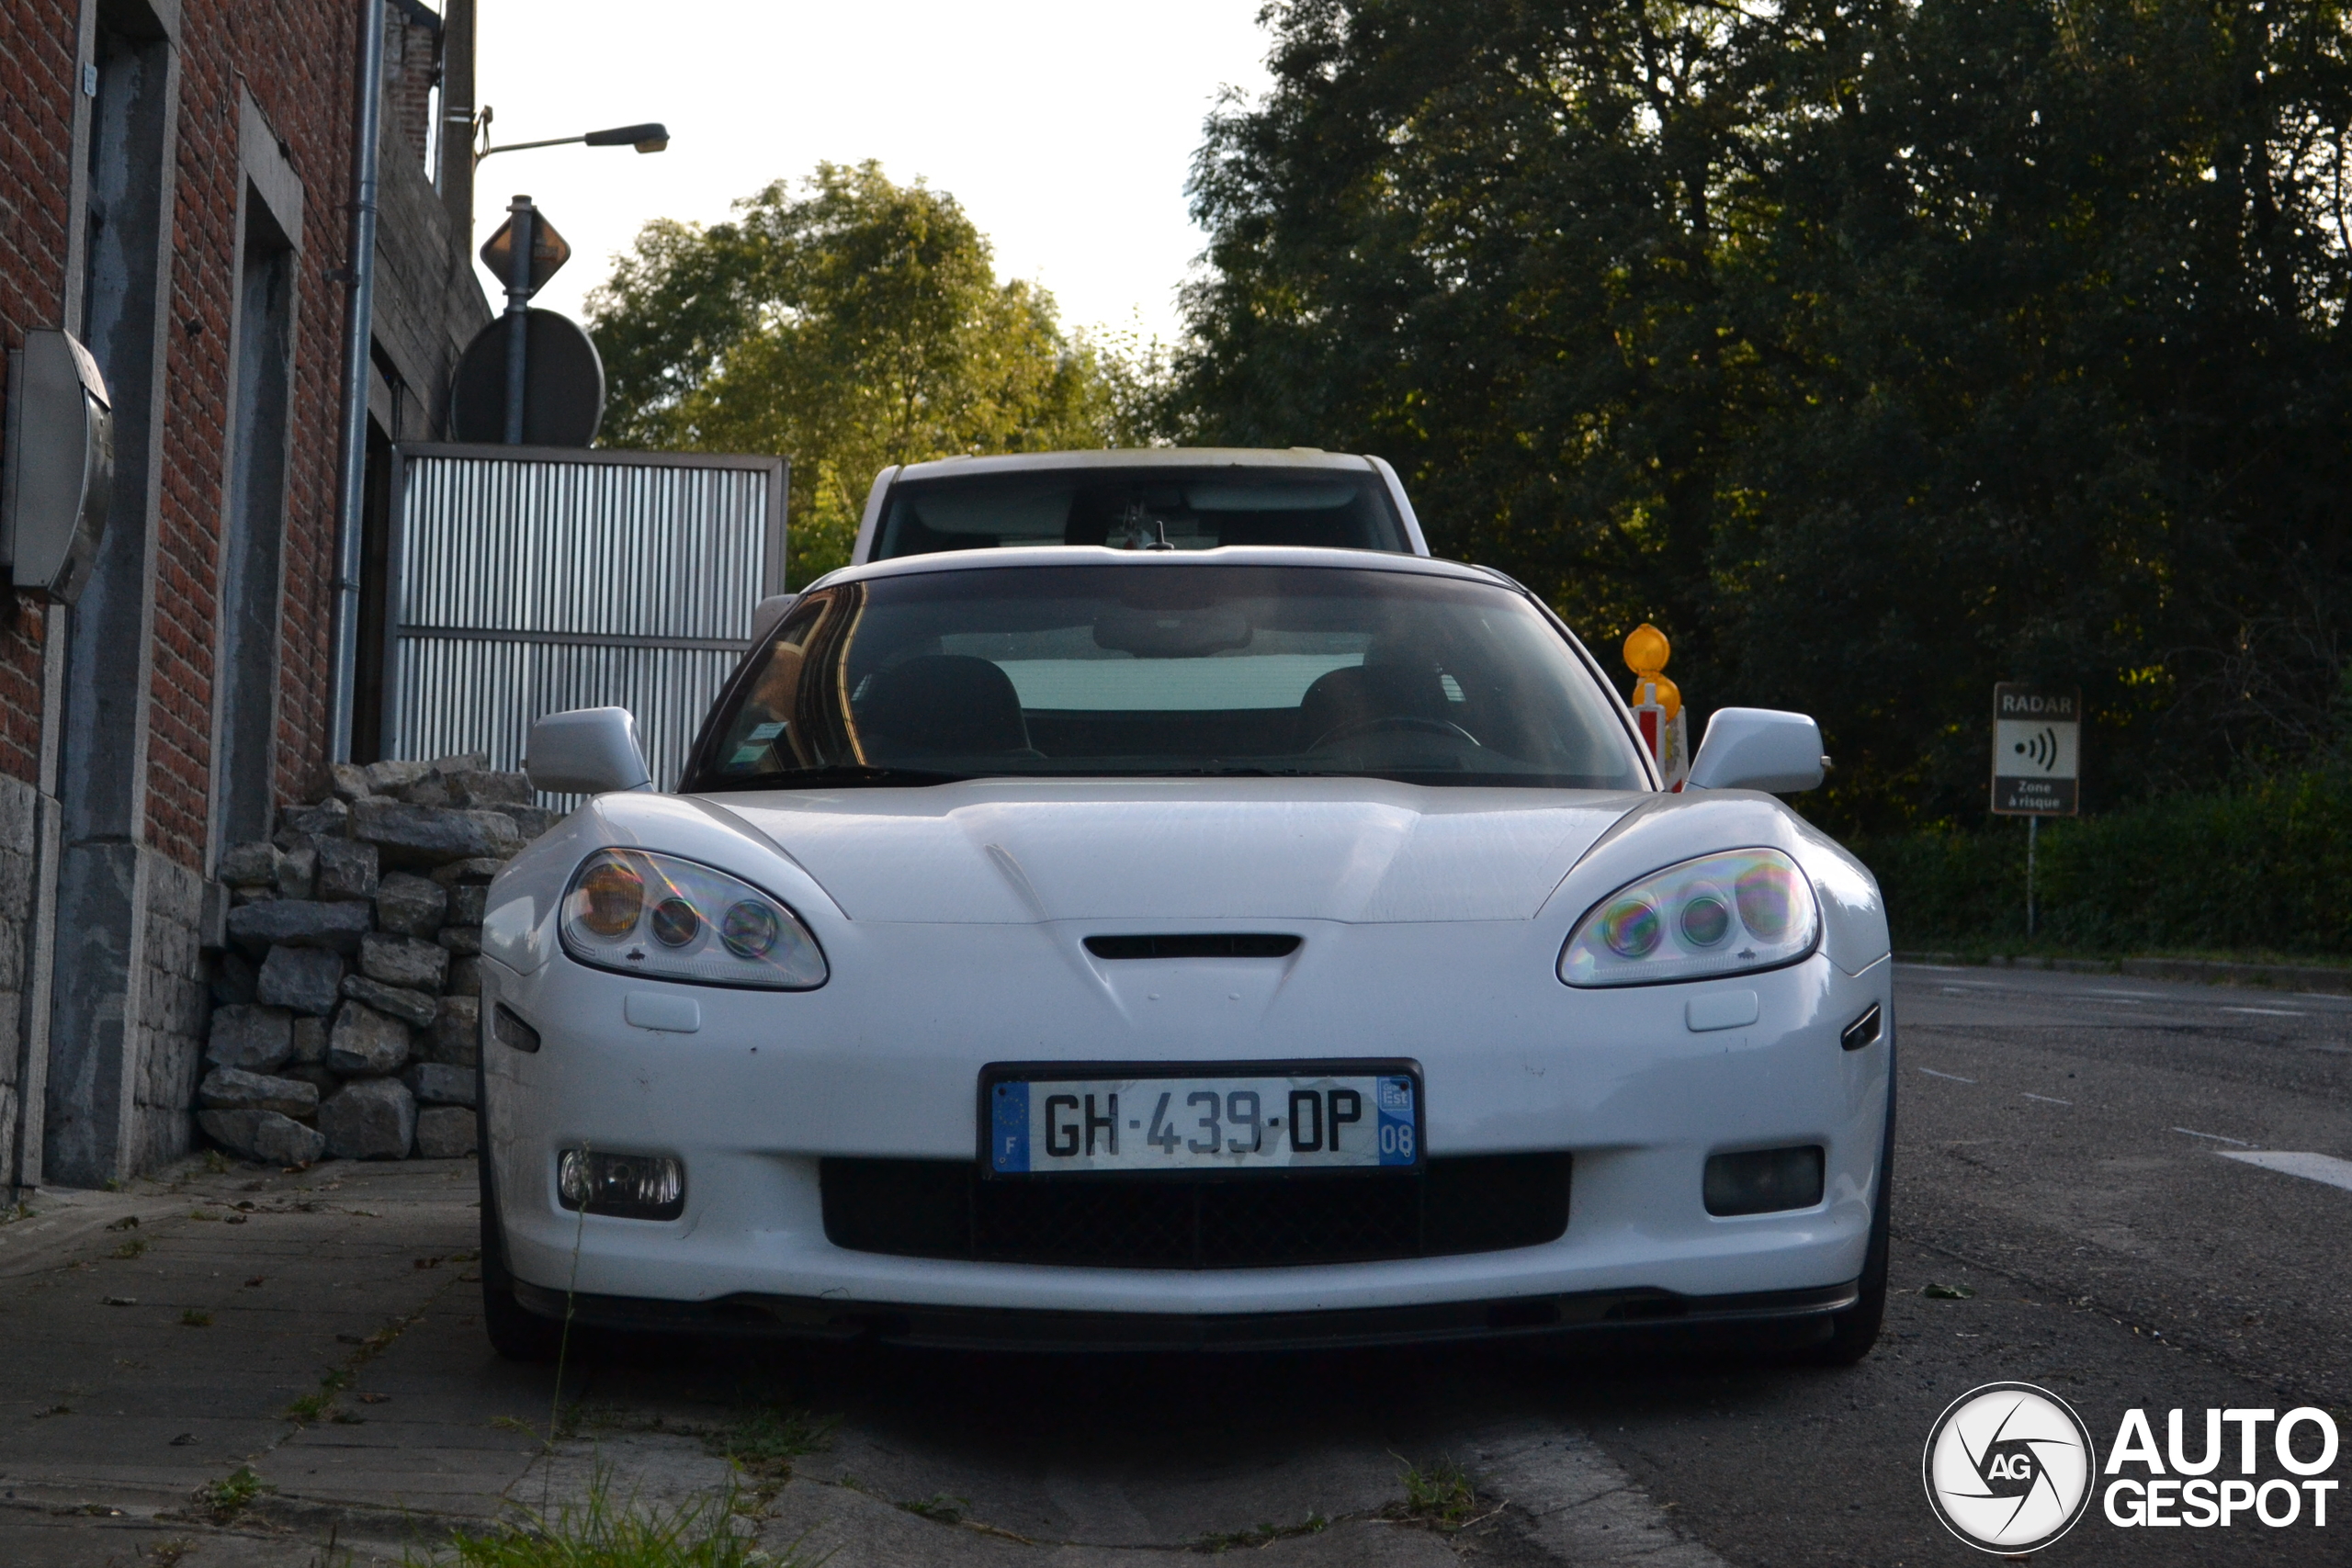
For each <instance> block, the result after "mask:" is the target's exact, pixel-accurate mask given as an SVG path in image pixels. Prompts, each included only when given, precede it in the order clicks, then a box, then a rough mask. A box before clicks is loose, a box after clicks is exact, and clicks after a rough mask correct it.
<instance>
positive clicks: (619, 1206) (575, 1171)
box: [556, 1149, 686, 1220]
mask: <svg viewBox="0 0 2352 1568" xmlns="http://www.w3.org/2000/svg"><path fill="white" fill-rule="evenodd" d="M556 1201H558V1202H560V1203H561V1204H562V1205H563V1206H564V1207H565V1208H567V1209H573V1210H577V1209H579V1208H581V1207H582V1206H583V1205H584V1206H585V1207H586V1208H587V1211H588V1212H589V1213H592V1214H610V1215H613V1216H614V1217H615V1218H617V1219H624V1220H674V1219H676V1218H677V1217H678V1216H679V1215H680V1214H683V1213H685V1212H686V1168H685V1167H684V1166H683V1165H681V1164H679V1163H678V1162H677V1161H676V1160H673V1159H671V1158H670V1157H669V1156H666V1155H607V1154H598V1153H595V1152H594V1151H592V1150H588V1149H566V1150H564V1151H563V1154H562V1156H561V1157H560V1159H559V1160H558V1161H557V1163H556Z"/></svg>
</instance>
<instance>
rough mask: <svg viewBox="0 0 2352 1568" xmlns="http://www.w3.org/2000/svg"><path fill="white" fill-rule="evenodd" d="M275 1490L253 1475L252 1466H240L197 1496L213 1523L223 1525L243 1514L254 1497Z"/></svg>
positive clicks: (275, 1489) (275, 1488)
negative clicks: (209, 1513) (210, 1515)
mask: <svg viewBox="0 0 2352 1568" xmlns="http://www.w3.org/2000/svg"><path fill="white" fill-rule="evenodd" d="M275 1491H277V1487H275V1486H272V1485H271V1484H270V1483H268V1482H266V1481H264V1480H263V1479H262V1478H261V1477H260V1476H258V1475H256V1474H254V1467H253V1466H252V1465H249V1464H241V1465H239V1466H238V1467H237V1468H236V1470H235V1472H232V1474H230V1475H229V1476H228V1477H227V1478H226V1479H224V1480H220V1481H216V1482H214V1483H212V1484H211V1485H209V1486H207V1487H205V1488H204V1489H203V1490H202V1491H201V1492H200V1493H198V1497H199V1499H200V1500H201V1501H202V1502H203V1504H204V1506H205V1507H206V1508H207V1509H209V1510H210V1512H211V1514H212V1518H213V1522H214V1523H216V1524H224V1525H225V1524H227V1523H228V1522H229V1521H230V1520H231V1519H233V1518H235V1517H237V1516H238V1515H239V1514H241V1513H243V1511H244V1510H245V1508H246V1506H248V1505H250V1504H251V1503H252V1502H253V1500H254V1498H255V1497H258V1496H260V1495H262V1494H263V1493H265V1492H275Z"/></svg>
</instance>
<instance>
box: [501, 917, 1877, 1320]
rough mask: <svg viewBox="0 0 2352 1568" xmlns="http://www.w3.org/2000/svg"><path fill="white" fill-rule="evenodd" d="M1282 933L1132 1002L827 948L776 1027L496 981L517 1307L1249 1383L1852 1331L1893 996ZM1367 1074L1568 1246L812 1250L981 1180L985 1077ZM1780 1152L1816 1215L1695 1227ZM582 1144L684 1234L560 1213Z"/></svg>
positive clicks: (892, 943)
mask: <svg viewBox="0 0 2352 1568" xmlns="http://www.w3.org/2000/svg"><path fill="white" fill-rule="evenodd" d="M1097 924H1098V925H1099V922H1097ZM1295 924H1298V925H1299V926H1301V927H1302V928H1303V929H1306V931H1307V941H1306V944H1305V946H1304V948H1303V949H1302V955H1303V958H1304V959H1305V961H1297V960H1286V961H1278V962H1269V963H1253V964H1248V965H1243V964H1234V963H1229V962H1227V963H1220V962H1219V961H1216V960H1203V961H1199V962H1192V961H1178V962H1168V963H1150V964H1124V965H1118V966H1115V967H1114V966H1112V965H1091V964H1089V963H1088V961H1087V960H1086V958H1085V957H1084V955H1083V952H1082V949H1081V948H1080V938H1081V937H1082V936H1083V935H1084V934H1087V932H1088V931H1091V930H1092V929H1093V927H1089V928H1086V929H1085V930H1079V929H1076V928H1072V929H1069V930H1063V929H1061V928H1059V927H1057V926H1053V925H1040V926H1023V927H1007V926H972V925H965V926H957V927H907V926H901V927H889V926H879V927H877V926H874V925H865V926H852V927H847V928H845V929H843V930H840V931H833V932H829V933H828V936H827V942H828V948H829V953H830V956H831V959H832V962H833V965H834V979H833V981H832V982H831V984H829V985H828V986H826V987H823V988H822V989H820V990H817V991H813V992H806V993H793V994H787V995H776V994H760V993H752V992H742V991H729V990H721V989H717V988H711V987H659V986H654V985H650V984H649V983H648V982H645V981H642V980H634V979H631V978H628V977H626V976H614V975H607V974H604V973H601V972H598V971H593V970H588V969H585V968H582V967H580V966H578V965H575V964H571V962H570V961H569V960H567V959H564V958H562V957H561V956H560V955H558V956H555V957H553V958H552V959H551V960H550V961H549V962H548V963H547V964H544V965H542V966H541V967H540V968H538V969H537V970H536V971H534V972H532V973H530V974H528V975H520V974H517V973H515V971H513V970H511V969H508V968H506V967H504V966H503V965H502V964H498V963H496V962H495V961H486V962H485V964H483V970H484V982H483V985H484V995H483V1002H484V1007H485V1011H486V1012H487V1011H488V1010H490V1009H492V1008H495V1007H497V1006H501V1005H503V1006H508V1007H511V1008H513V1009H514V1010H515V1011H516V1012H517V1013H518V1014H520V1015H521V1016H522V1017H523V1018H524V1019H526V1021H528V1022H529V1023H530V1024H531V1025H532V1026H533V1027H534V1028H536V1029H537V1030H538V1031H539V1032H540V1035H541V1038H542V1040H543V1041H544V1047H543V1049H542V1050H540V1051H538V1052H537V1053H532V1054H525V1053H521V1052H517V1051H515V1050H513V1049H511V1048H510V1047H508V1046H505V1045H503V1044H501V1043H498V1042H497V1041H496V1040H495V1038H494V1037H491V1035H490V1032H488V1031H485V1036H486V1038H485V1042H484V1047H483V1048H484V1051H485V1058H484V1067H485V1086H484V1088H485V1093H484V1103H483V1108H482V1109H483V1127H484V1134H485V1145H484V1146H485V1156H486V1157H488V1158H489V1159H491V1160H492V1169H493V1175H494V1179H495V1183H496V1191H497V1194H498V1203H499V1216H498V1217H499V1220H500V1223H501V1226H502V1229H503V1233H504V1235H505V1237H506V1247H507V1255H508V1263H509V1267H510V1268H511V1269H512V1270H513V1272H514V1274H515V1278H516V1280H518V1281H519V1282H520V1284H521V1287H522V1288H521V1290H520V1291H519V1292H518V1293H519V1294H520V1296H521V1298H522V1299H523V1300H524V1302H525V1303H526V1305H531V1306H534V1307H538V1308H541V1309H543V1310H552V1311H554V1312H556V1313H558V1314H560V1313H561V1311H562V1310H563V1307H562V1304H561V1303H562V1300H563V1295H564V1292H565V1291H566V1289H567V1287H568V1288H569V1289H571V1291H572V1292H576V1293H574V1294H573V1296H572V1298H571V1306H572V1310H573V1313H574V1315H575V1319H580V1318H585V1319H587V1320H589V1321H607V1322H611V1323H613V1324H615V1325H622V1324H625V1323H628V1324H635V1325H640V1326H641V1325H646V1324H648V1323H662V1324H667V1325H672V1326H695V1327H699V1328H704V1329H713V1330H724V1329H727V1328H729V1327H730V1326H733V1327H738V1328H743V1329H756V1330H759V1331H763V1332H775V1331H785V1332H796V1333H818V1334H859V1335H880V1336H881V1337H889V1338H897V1339H908V1340H913V1341H919V1342H923V1343H935V1344H978V1343H988V1344H998V1345H1004V1344H1034V1345H1040V1346H1043V1345H1049V1344H1063V1343H1070V1344H1078V1343H1083V1344H1088V1345H1095V1346H1103V1345H1113V1346H1115V1345H1134V1346H1160V1347H1180V1346H1210V1345H1234V1346H1248V1347H1253V1348H1254V1347H1258V1346H1267V1347H1271V1346H1275V1345H1288V1344H1299V1343H1317V1344H1330V1343H1335V1342H1339V1343H1345V1342H1374V1341H1378V1342H1389V1341H1394V1340H1397V1339H1415V1338H1452V1337H1468V1336H1476V1335H1487V1334H1494V1333H1508V1332H1551V1331H1556V1330H1559V1329H1562V1328H1573V1327H1580V1326H1594V1327H1603V1326H1619V1327H1622V1326H1632V1325H1640V1324H1643V1323H1649V1324H1652V1325H1656V1324H1658V1323H1661V1322H1665V1321H1674V1322H1699V1321H1712V1320H1714V1319H1716V1318H1719V1317H1720V1318H1723V1319H1724V1321H1733V1320H1736V1319H1738V1318H1740V1316H1741V1315H1742V1314H1747V1315H1748V1316H1758V1315H1760V1316H1764V1317H1804V1316H1806V1315H1808V1314H1826V1313H1829V1312H1834V1311H1836V1310H1838V1308H1839V1307H1840V1306H1842V1305H1845V1304H1847V1303H1849V1302H1850V1301H1851V1299H1852V1283H1851V1282H1852V1281H1853V1280H1856V1279H1857V1278H1858V1277H1859V1276H1860V1273H1861V1271H1862V1262H1863V1255H1864V1252H1865V1250H1866V1248H1867V1246H1868V1239H1869V1228H1870V1221H1871V1208H1872V1205H1873V1203H1874V1202H1875V1201H1876V1198H1877V1194H1878V1172H1879V1156H1880V1152H1881V1145H1882V1141H1883V1134H1884V1130H1885V1103H1886V1101H1885V1095H1886V1091H1887V1075H1888V1070H1889V1063H1890V1061H1891V1053H1892V1045H1893V1033H1892V1030H1891V1029H1890V1030H1889V1031H1888V1032H1886V1033H1885V1034H1884V1035H1883V1037H1882V1038H1881V1039H1880V1040H1879V1041H1878V1042H1877V1043H1874V1044H1872V1045H1871V1046H1869V1047H1867V1048H1865V1049H1862V1050H1859V1051H1847V1050H1843V1049H1841V1047H1840V1045H1839V1042H1838V1035H1839V1032H1840V1031H1841V1030H1843V1029H1844V1028H1845V1027H1846V1026H1847V1025H1848V1024H1849V1023H1850V1022H1852V1021H1853V1020H1854V1019H1855V1018H1856V1017H1858V1016H1860V1014H1861V1013H1863V1012H1864V1011H1865V1010H1867V1009H1868V1008H1869V1007H1870V1006H1871V1005H1872V1004H1873V1003H1876V1004H1878V1005H1880V1006H1881V1007H1883V1008H1884V1007H1887V1006H1888V1004H1889V1003H1890V1001H1891V996H1890V982H1889V967H1888V965H1887V964H1885V963H1884V962H1883V961H1882V962H1881V963H1879V964H1873V965H1871V967H1870V968H1868V969H1865V970H1864V971H1863V972H1862V973H1861V974H1860V975H1847V974H1845V973H1844V972H1842V971H1840V970H1839V969H1838V968H1837V966H1836V965H1835V964H1832V963H1831V962H1830V961H1829V960H1828V959H1827V958H1826V957H1824V956H1821V955H1818V954H1816V955H1815V956H1814V957H1812V958H1809V959H1806V960H1804V962H1802V963H1800V964H1794V965H1792V966H1790V967H1788V968H1785V969H1781V970H1777V971H1773V972H1770V973H1767V974H1762V975H1753V976H1739V977H1737V978H1736V979H1733V980H1725V981H1711V982H1700V983H1693V984H1689V985H1678V986H1666V987H1642V988H1632V989H1625V990H1616V991H1575V990H1571V989H1570V988H1569V987H1564V986H1561V985H1560V984H1559V983H1558V981H1557V980H1555V979H1554V978H1553V977H1552V974H1551V961H1552V959H1553V957H1554V956H1555V952H1556V942H1557V937H1556V933H1551V934H1550V935H1549V936H1548V938H1547V936H1546V933H1545V932H1544V931H1542V930H1541V929H1538V928H1536V927H1534V926H1533V925H1532V923H1527V922H1510V923H1509V924H1501V923H1484V922H1461V923H1455V924H1450V925H1429V926H1410V927H1408V926H1386V927H1368V926H1354V927H1343V928H1336V929H1333V930H1329V931H1325V930H1319V929H1316V928H1315V927H1314V923H1313V922H1295ZM861 944H870V947H871V951H867V952H859V951H857V948H858V946H859V945H861ZM1518 948H1523V949H1525V951H1524V952H1521V953H1515V952H1513V951H1512V950H1513V949H1518ZM857 975H891V976H920V977H921V978H920V983H919V984H917V983H912V982H908V983H902V984H899V985H897V986H894V987H884V986H874V985H867V986H856V985H853V984H852V983H851V982H850V980H849V979H848V976H857ZM1496 975H1521V976H1532V978H1531V979H1529V980H1528V981H1527V982H1526V983H1525V984H1523V985H1518V986H1497V987H1492V988H1491V989H1489V990H1487V991H1485V992H1484V993H1483V994H1482V993H1481V992H1480V991H1478V990H1477V989H1476V987H1470V986H1468V985H1466V984H1465V983H1464V976H1496ZM649 988H652V989H672V990H675V991H677V992H680V993H684V994H689V995H691V996H692V997H693V998H694V999H695V1002H696V1003H697V1006H698V1010H699V1012H700V1015H701V1027H700V1029H699V1030H698V1031H696V1032H694V1033H691V1034H678V1033H668V1034H660V1033H656V1032H651V1031H648V1030H645V1029H640V1028H637V1027H633V1026H631V1025H629V1024H628V1023H627V1022H626V1021H625V1017H626V1013H627V1008H626V1005H625V1000H626V997H627V994H628V993H629V992H631V991H642V990H646V989H649ZM1726 990H1747V991H1753V992H1754V993H1756V998H1757V1012H1756V1019H1755V1021H1754V1022H1753V1023H1752V1024H1748V1025H1744V1026H1739V1027H1735V1028H1729V1029H1717V1030H1707V1031H1697V1030H1693V1029H1691V1028H1690V1027H1688V1024H1687V1014H1686V1003H1687V1002H1688V1001H1689V1000H1690V998H1692V997H1695V996H1700V995H1702V994H1703V993H1715V992H1722V991H1726ZM1367 1055H1380V1056H1397V1057H1408V1058H1410V1059H1413V1060H1415V1061H1418V1062H1419V1064H1420V1066H1421V1069H1422V1074H1423V1079H1424V1083H1425V1086H1426V1093H1427V1123H1426V1134H1427V1139H1428V1145H1429V1148H1430V1153H1431V1154H1432V1156H1447V1155H1479V1154H1512V1153H1527V1152H1535V1151H1565V1152H1566V1153H1568V1154H1569V1155H1570V1156H1571V1157H1572V1160H1573V1168H1574V1176H1573V1179H1572V1182H1571V1198H1570V1213H1569V1221H1568V1225H1567V1229H1566V1233H1565V1234H1563V1235H1561V1236H1560V1237H1559V1239H1557V1240H1556V1241H1554V1242H1550V1243H1547V1244H1544V1245H1541V1246H1533V1247H1515V1248H1511V1249H1510V1250H1505V1251H1495V1252H1482V1253H1472V1254H1464V1255H1458V1256H1451V1257H1432V1258H1403V1259H1396V1260H1390V1261H1377V1262H1364V1263H1346V1264H1314V1265H1301V1266H1283V1267H1261V1268H1250V1269H1114V1268H1081V1267H1062V1266H1046V1265H1036V1264H1023V1263H1003V1262H967V1261H944V1260H940V1259H935V1258H906V1257H896V1256H888V1255H884V1254H880V1253H871V1252H859V1251H852V1250H848V1249H846V1248H843V1247H836V1246H834V1245H833V1244H832V1243H831V1242H830V1241H829V1240H828V1239H827V1237H826V1234H825V1226H824V1220H823V1211H822V1201H821V1192H820V1182H819V1174H818V1172H819V1166H820V1161H821V1160H822V1159H824V1158H826V1157H829V1156H850V1157H859V1156H864V1157H884V1158H906V1159H970V1158H973V1157H974V1156H975V1155H976V1151H977V1144H978V1134H977V1131H976V1127H975V1120H974V1118H975V1103H976V1100H977V1094H976V1088H975V1086H976V1085H977V1082H978V1073H979V1069H980V1067H981V1066H984V1065H985V1064H987V1063H989V1062H992V1061H1008V1060H1027V1061H1068V1062H1091V1061H1103V1060H1165V1061H1170V1062H1184V1061H1208V1060H1235V1059H1251V1060H1257V1059H1266V1060H1272V1059H1278V1058H1280V1059H1298V1058H1325V1059H1341V1058H1347V1059H1356V1058H1362V1057H1365V1056H1367ZM1793 1144H1817V1145H1821V1146H1822V1147H1823V1148H1824V1150H1825V1151H1826V1191H1825V1195H1824V1198H1823V1201H1821V1202H1820V1203H1819V1204H1817V1205H1815V1206H1814V1207H1812V1208H1808V1209H1803V1210H1793V1211H1786V1212H1781V1213H1767V1214H1758V1215H1749V1216H1744V1217H1740V1218H1734V1219H1724V1218H1717V1217H1715V1216H1713V1215H1710V1214H1708V1213H1706V1211H1705V1208H1704V1206H1703V1203H1702V1196H1701V1191H1702V1180H1701V1177H1702V1169H1703V1168H1704V1165H1705V1161H1706V1159H1707V1156H1709V1155H1711V1154H1714V1153H1720V1152H1725V1151H1729V1150H1738V1149H1753V1148H1766V1147H1775V1146H1781V1145H1793ZM582 1145H586V1146H589V1147H592V1148H596V1149H602V1150H605V1151H606V1152H610V1153H638V1154H660V1155H669V1156H674V1157H676V1158H679V1159H681V1160H682V1161H684V1165H685V1167H686V1172H687V1176H686V1184H687V1199H686V1207H685V1213H684V1215H683V1216H682V1217H680V1218H679V1219H677V1220H676V1221H673V1222H667V1223H651V1222H642V1221H632V1220H626V1219H618V1218H613V1217H608V1216H603V1215H589V1216H585V1217H583V1216H582V1215H580V1214H577V1213H571V1212H567V1211H565V1210H564V1209H562V1208H561V1207H560V1205H559V1204H558V1202H557V1201H556V1193H555V1183H554V1172H555V1164H556V1158H557V1155H558V1153H559V1151H560V1150H561V1149H564V1148H569V1147H580V1146H582ZM550 1292H551V1293H552V1294H550ZM1645 1314H1647V1315H1645ZM1725 1314H1728V1316H1726V1315H1725Z"/></svg>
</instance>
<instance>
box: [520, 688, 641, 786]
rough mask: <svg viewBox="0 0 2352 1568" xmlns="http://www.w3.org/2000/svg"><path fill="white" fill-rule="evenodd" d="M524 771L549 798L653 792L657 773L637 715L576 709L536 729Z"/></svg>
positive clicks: (550, 717)
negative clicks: (640, 739)
mask: <svg viewBox="0 0 2352 1568" xmlns="http://www.w3.org/2000/svg"><path fill="white" fill-rule="evenodd" d="M523 771H524V772H525V773H528V774H530V776H531V787H532V788H534V789H541V790H545V791H547V792H548V794H549V795H605V794H608V793H610V792H611V791H614V790H620V789H651V788H652V787H653V775H652V773H651V772H650V770H648V769H647V767H646V765H645V748H644V747H642V746H640V745H639V744H638V739H637V716H635V715H634V714H632V713H630V712H629V711H628V709H627V708H574V709H572V710H571V712H569V713H551V714H549V715H548V716H546V717H545V718H542V719H540V720H539V721H538V722H537V723H536V724H534V725H532V726H531V738H530V740H529V742H528V749H527V750H526V752H525V754H524V759H523Z"/></svg>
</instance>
